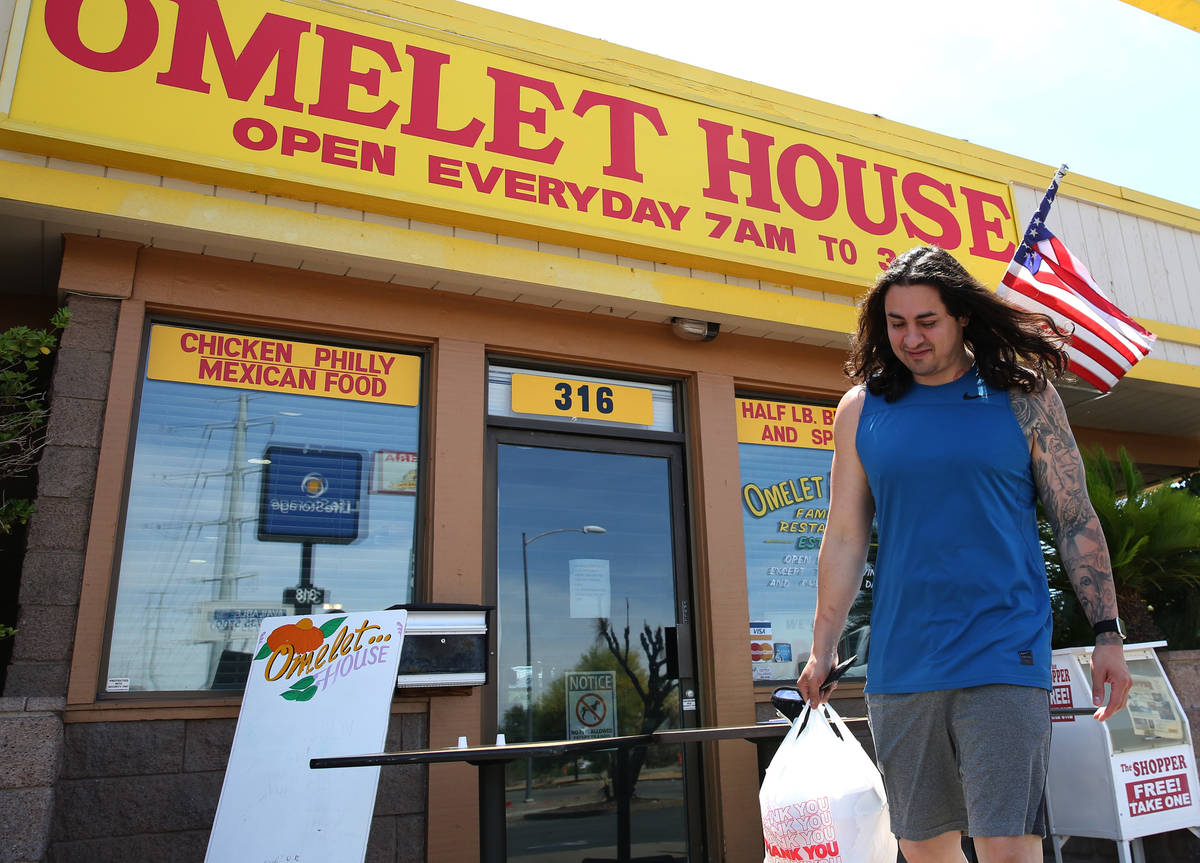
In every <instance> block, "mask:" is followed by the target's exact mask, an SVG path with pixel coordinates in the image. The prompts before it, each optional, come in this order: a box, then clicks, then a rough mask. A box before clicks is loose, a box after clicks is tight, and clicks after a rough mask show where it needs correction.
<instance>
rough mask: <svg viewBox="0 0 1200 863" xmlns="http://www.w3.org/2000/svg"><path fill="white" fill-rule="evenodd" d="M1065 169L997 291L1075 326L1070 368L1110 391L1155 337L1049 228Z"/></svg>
mask: <svg viewBox="0 0 1200 863" xmlns="http://www.w3.org/2000/svg"><path fill="white" fill-rule="evenodd" d="M1066 170H1067V166H1066V165H1063V166H1062V167H1061V168H1059V169H1058V172H1057V173H1056V174H1055V175H1054V179H1053V180H1052V181H1051V182H1050V188H1048V189H1047V190H1046V194H1045V196H1044V197H1043V198H1042V205H1041V206H1040V207H1038V211H1037V213H1035V214H1034V217H1033V219H1032V220H1030V222H1029V229H1028V230H1027V231H1026V232H1025V236H1024V238H1023V240H1022V242H1021V245H1020V246H1018V247H1017V251H1016V254H1015V255H1013V259H1012V262H1011V263H1010V264H1009V265H1008V272H1006V273H1005V274H1004V278H1003V279H1001V281H1002V282H1003V284H1002V286H1001V287H1000V289H999V290H998V291H997V292H996V293H997V295H998V296H1000V297H1002V298H1004V299H1005V300H1007V301H1008V302H1009V303H1011V304H1013V305H1014V306H1019V307H1021V308H1023V309H1026V310H1028V311H1031V312H1038V313H1040V314H1044V315H1049V316H1050V317H1051V318H1052V319H1053V320H1054V322H1055V323H1056V324H1058V326H1059V329H1062V330H1065V331H1067V332H1071V330H1072V327H1073V329H1074V332H1073V333H1072V335H1071V339H1070V342H1069V343H1068V344H1067V358H1068V366H1067V368H1068V370H1069V371H1071V372H1072V373H1073V374H1075V375H1076V376H1077V377H1079V378H1080V379H1081V380H1085V381H1087V382H1088V383H1089V384H1091V385H1092V386H1094V387H1095V388H1096V389H1098V390H1099V391H1100V392H1101V393H1107V392H1108V391H1109V390H1111V389H1112V388H1113V387H1114V386H1116V384H1117V381H1119V380H1120V379H1121V378H1122V377H1123V376H1124V374H1125V373H1126V372H1127V371H1129V370H1130V369H1131V368H1133V366H1134V364H1135V363H1136V362H1137V361H1138V360H1140V359H1142V357H1144V356H1146V355H1147V354H1148V353H1150V348H1151V347H1152V346H1153V344H1154V339H1155V336H1154V334H1153V333H1151V332H1150V331H1149V330H1147V329H1145V328H1144V327H1142V326H1141V325H1140V324H1138V323H1137V322H1136V321H1134V320H1133V318H1131V317H1129V315H1127V314H1125V313H1124V312H1123V311H1121V310H1120V309H1118V308H1117V307H1116V306H1115V305H1113V303H1112V301H1111V300H1109V299H1108V297H1106V296H1105V295H1104V292H1103V291H1101V290H1100V288H1099V287H1098V286H1097V285H1096V282H1095V281H1094V280H1093V279H1092V276H1091V274H1090V273H1088V270H1087V267H1085V266H1084V264H1083V261H1081V260H1079V258H1077V257H1075V256H1074V255H1073V254H1071V252H1070V250H1068V249H1067V247H1066V246H1064V245H1063V244H1062V242H1061V241H1060V240H1059V239H1058V237H1056V236H1054V234H1053V233H1052V232H1051V231H1050V229H1049V228H1048V227H1046V216H1047V215H1048V214H1049V213H1050V205H1051V204H1053V203H1054V196H1055V194H1057V192H1058V182H1059V180H1061V179H1062V177H1063V175H1064V174H1065V173H1066Z"/></svg>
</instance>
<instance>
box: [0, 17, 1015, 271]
mask: <svg viewBox="0 0 1200 863" xmlns="http://www.w3.org/2000/svg"><path fill="white" fill-rule="evenodd" d="M431 5H432V6H433V7H434V8H436V3H432V4H431ZM28 6H29V11H28V14H27V18H26V20H25V21H24V22H22V21H20V20H17V21H15V22H14V25H13V26H14V35H20V31H21V28H22V27H23V39H13V40H12V41H11V42H10V44H13V45H19V46H20V50H19V52H18V51H15V50H10V51H9V55H10V56H8V57H7V58H6V65H5V70H4V81H3V84H2V85H0V145H7V146H19V147H23V148H26V149H36V148H37V144H36V140H37V139H38V138H41V139H47V138H49V139H54V140H55V141H57V142H58V144H57V145H56V148H57V149H56V152H63V151H64V150H63V142H66V145H67V148H68V150H67V151H69V148H70V147H72V146H74V147H77V148H78V149H79V151H80V152H93V150H91V149H87V150H85V149H84V148H95V147H100V148H104V149H108V150H116V151H124V152H127V153H133V154H135V155H140V156H145V157H153V158H156V159H164V158H165V159H167V160H171V161H174V162H179V163H185V164H189V165H193V166H200V168H201V169H203V168H209V169H219V170H222V171H226V172H228V171H235V172H240V173H241V174H243V175H244V176H245V178H246V179H245V183H244V185H246V186H247V187H248V188H257V189H259V190H263V189H266V190H268V191H272V190H273V191H281V190H283V191H287V190H289V189H290V190H293V191H294V192H295V194H297V195H298V196H302V195H305V194H307V195H308V196H310V198H311V196H313V195H314V194H317V195H318V196H319V195H320V194H322V193H321V192H315V191H314V190H320V189H334V190H340V191H341V192H345V193H349V194H353V195H366V196H369V197H372V198H375V199H386V200H387V201H388V202H389V206H388V207H385V209H386V210H388V211H393V212H401V213H403V212H406V211H407V212H413V213H415V214H418V215H425V216H428V215H430V214H433V215H434V216H437V215H438V214H442V217H443V219H444V220H445V221H454V220H457V221H459V222H460V223H466V224H477V225H479V224H482V225H488V226H496V227H497V228H498V229H501V230H502V229H503V228H504V227H505V226H506V225H508V226H516V227H514V228H513V230H514V232H516V233H522V234H529V233H530V232H531V231H533V232H537V231H539V230H540V231H553V232H557V234H558V235H559V236H562V237H567V238H574V239H576V240H577V241H578V244H580V245H587V244H588V243H589V242H595V240H589V238H597V239H598V240H599V241H600V242H605V243H608V244H609V245H616V246H618V247H622V248H627V247H637V248H638V249H643V250H651V249H657V250H663V251H666V252H670V253H673V255H674V256H676V257H678V256H679V255H683V256H686V257H687V258H689V259H700V260H706V261H713V262H722V261H724V262H734V263H738V264H742V265H746V266H748V267H751V268H753V270H755V271H756V270H758V269H762V268H765V269H768V270H774V271H783V272H788V273H793V274H796V275H798V276H802V277H803V276H810V277H816V278H820V279H823V280H826V281H835V282H845V281H850V282H853V283H859V284H863V283H867V282H869V281H871V280H872V279H873V278H874V276H875V275H876V274H877V273H878V272H879V270H880V268H881V267H882V266H885V265H886V263H887V262H888V261H889V260H890V259H891V258H892V257H893V256H894V255H895V254H897V253H899V252H902V251H904V250H906V249H908V248H910V247H912V246H914V245H917V244H921V243H936V244H937V245H940V246H942V247H944V248H946V249H948V250H949V251H951V252H953V253H954V254H955V255H957V256H958V257H959V258H960V259H962V260H963V261H964V262H965V263H967V264H968V266H969V267H970V269H971V270H972V271H973V272H974V273H975V275H976V276H978V277H979V278H981V279H983V280H984V281H985V283H989V284H994V283H996V282H997V281H998V280H999V276H1000V275H1001V274H1002V272H1003V269H1004V266H1005V264H1006V263H1007V261H1008V260H1009V258H1010V257H1011V255H1012V251H1013V248H1014V246H1013V240H1014V239H1015V237H1016V234H1017V231H1016V227H1015V225H1014V220H1013V206H1012V199H1011V196H1010V193H1009V190H1008V187H1007V186H1005V185H1004V184H1001V183H997V182H994V181H991V180H985V179H981V178H979V177H974V176H971V175H968V174H965V173H961V172H959V171H955V170H952V169H950V168H947V167H943V166H941V165H934V164H927V163H924V162H919V161H916V160H914V159H911V158H906V157H903V156H900V155H897V154H895V153H892V152H888V151H884V150H881V149H874V148H871V147H868V146H863V145H861V144H858V143H853V142H849V141H842V140H837V139H834V138H830V137H825V136H822V135H819V134H815V133H813V132H809V131H805V130H803V129H799V128H796V127H794V126H790V125H784V124H782V123H776V122H771V121H768V120H764V119H759V118H757V117H751V116H747V115H743V114H738V113H734V112H732V111H729V110H725V109H722V108H717V107H713V106H710V105H706V104H702V103H699V102H695V101H691V100H687V99H683V98H679V97H674V96H667V95H663V94H661V93H656V92H653V91H650V90H644V89H639V88H637V87H635V86H622V85H619V84H616V83H611V82H608V81H602V80H599V79H593V78H589V77H584V76H582V75H579V74H575V73H571V72H565V71H562V70H559V69H551V68H548V67H546V66H540V65H535V64H533V63H530V62H525V61H523V60H519V59H514V58H513V57H511V56H508V55H501V54H495V53H489V52H486V51H482V50H479V49H478V48H474V47H468V46H465V45H463V44H461V41H462V40H461V38H458V37H455V41H441V40H439V39H436V38H433V37H431V36H430V35H428V33H429V31H428V30H426V29H421V30H420V31H419V32H408V29H406V28H411V29H413V30H416V29H417V28H416V27H415V25H405V24H404V23H403V22H402V21H401V20H399V19H401V18H402V17H403V16H402V15H401V14H400V11H402V7H401V6H397V15H396V16H395V17H394V18H393V17H387V16H385V15H384V14H377V15H376V14H373V13H370V12H363V13H361V14H356V15H355V17H348V16H345V15H339V14H337V12H336V9H337V7H335V6H333V4H329V5H325V4H320V3H316V2H311V3H304V4H301V3H294V2H284V0H238V2H233V0H29V4H28ZM24 7H25V4H24V3H18V8H19V9H20V8H24ZM382 8H385V9H386V6H385V7H382ZM19 17H20V16H19V15H18V18H19ZM16 55H19V57H18V56H16ZM564 59H566V60H567V61H570V59H571V58H569V57H568V58H564ZM10 87H11V94H12V95H11V100H10V101H11V104H9V105H7V106H6V105H5V104H4V103H3V102H4V97H3V94H4V93H5V92H6V91H7V88H10ZM5 131H7V133H8V134H7V135H6V134H5ZM29 136H33V137H32V138H31V137H29ZM30 141H33V143H32V144H31V143H30ZM188 175H189V176H195V175H196V174H195V171H194V170H192V171H190V172H188ZM647 254H649V253H647ZM736 269H737V268H736V267H735V268H734V271H736Z"/></svg>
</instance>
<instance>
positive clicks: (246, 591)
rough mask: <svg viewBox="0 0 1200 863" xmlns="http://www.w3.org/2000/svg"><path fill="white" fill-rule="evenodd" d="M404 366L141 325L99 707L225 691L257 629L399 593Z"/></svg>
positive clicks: (413, 476)
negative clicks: (140, 361)
mask: <svg viewBox="0 0 1200 863" xmlns="http://www.w3.org/2000/svg"><path fill="white" fill-rule="evenodd" d="M420 379H421V359H420V357H419V356H416V355H413V354H401V353H393V352H387V351H377V350H373V349H370V348H363V347H349V346H336V345H326V344H317V343H312V342H303V341H294V340H286V339H278V338H274V337H264V336H257V335H249V334H244V333H229V332H216V331H210V330H201V329H195V328H187V327H178V326H167V325H164V324H156V325H154V326H153V327H152V328H151V333H150V345H149V350H148V357H147V363H146V370H145V374H144V379H143V381H142V389H141V398H140V406H139V410H138V417H137V431H136V443H135V447H134V454H133V467H132V472H131V476H130V481H129V495H128V504H127V507H126V514H125V520H124V529H123V532H122V538H121V544H120V557H119V566H120V569H119V575H118V581H117V593H116V603H115V610H114V613H113V619H112V628H111V637H110V642H109V649H108V665H107V673H106V675H105V678H106V679H105V682H104V684H103V686H102V688H103V689H104V691H105V692H108V693H118V692H153V691H187V690H211V689H240V688H241V686H242V684H243V682H244V679H245V675H246V671H247V669H248V666H249V661H250V655H251V650H252V646H253V640H254V639H255V638H256V636H257V634H258V627H259V622H260V621H261V620H262V619H263V618H264V617H269V616H275V615H284V614H309V613H312V614H321V613H324V612H329V611H339V610H345V611H361V610H368V609H380V608H386V607H388V606H390V605H393V604H396V603H401V602H406V601H409V600H411V598H412V596H413V580H414V573H415V554H416V542H415V533H416V509H417V491H418V477H419V474H420V470H419V468H420V464H421V461H420V457H421V452H420V447H419V439H420V433H419V429H420V408H419V391H420Z"/></svg>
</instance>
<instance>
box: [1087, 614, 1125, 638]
mask: <svg viewBox="0 0 1200 863" xmlns="http://www.w3.org/2000/svg"><path fill="white" fill-rule="evenodd" d="M1092 632H1094V633H1095V634H1096V635H1103V634H1104V633H1106V632H1115V633H1116V634H1117V635H1119V636H1121V640H1122V641H1124V640H1125V621H1123V620H1121V618H1119V617H1110V618H1109V619H1108V620H1098V621H1096V622H1095V623H1093V624H1092Z"/></svg>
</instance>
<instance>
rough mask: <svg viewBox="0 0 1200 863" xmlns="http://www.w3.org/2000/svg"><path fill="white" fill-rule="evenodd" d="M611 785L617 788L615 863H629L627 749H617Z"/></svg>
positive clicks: (631, 843) (630, 789)
mask: <svg viewBox="0 0 1200 863" xmlns="http://www.w3.org/2000/svg"><path fill="white" fill-rule="evenodd" d="M613 773H614V774H615V775H614V776H613V785H615V786H616V788H617V863H629V857H630V854H631V853H632V846H633V838H632V835H631V834H632V832H633V831H632V829H631V827H630V823H629V817H630V813H629V809H630V806H629V804H630V798H632V797H633V788H632V787H631V786H630V783H629V779H630V776H629V749H628V748H621V749H618V750H617V764H616V769H615V770H614V771H613Z"/></svg>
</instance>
